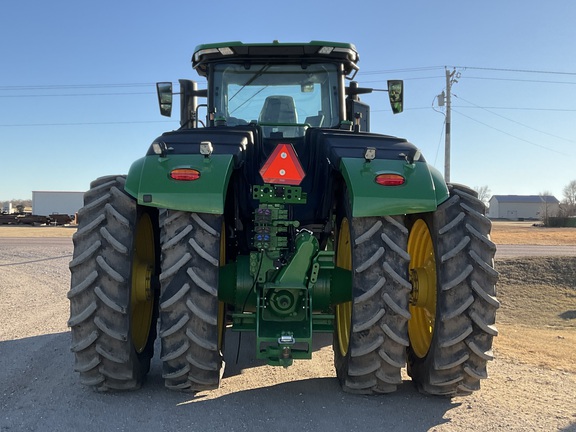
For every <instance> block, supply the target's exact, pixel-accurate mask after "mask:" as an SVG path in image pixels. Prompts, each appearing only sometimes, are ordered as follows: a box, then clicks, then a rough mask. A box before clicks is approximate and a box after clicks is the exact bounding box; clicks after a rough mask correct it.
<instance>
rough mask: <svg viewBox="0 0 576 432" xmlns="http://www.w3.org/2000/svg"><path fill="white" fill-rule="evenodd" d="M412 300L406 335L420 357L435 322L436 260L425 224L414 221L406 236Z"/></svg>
mask: <svg viewBox="0 0 576 432" xmlns="http://www.w3.org/2000/svg"><path fill="white" fill-rule="evenodd" d="M408 253H409V254H410V257H411V261H410V267H409V268H410V280H411V282H412V297H411V300H410V313H411V314H412V318H410V320H409V321H408V335H409V337H410V345H411V347H412V350H413V351H414V353H415V354H416V355H417V356H418V357H420V358H423V357H425V356H426V354H427V353H428V350H429V349H430V345H431V343H432V336H433V334H434V324H435V319H436V259H435V256H434V245H433V243H432V236H431V235H430V230H429V229H428V225H426V223H425V222H424V221H423V220H422V219H418V220H417V221H416V223H415V224H414V226H413V227H412V230H411V231H410V236H409V237H408Z"/></svg>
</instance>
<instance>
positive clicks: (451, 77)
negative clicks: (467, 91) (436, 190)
mask: <svg viewBox="0 0 576 432" xmlns="http://www.w3.org/2000/svg"><path fill="white" fill-rule="evenodd" d="M455 74H456V69H453V70H452V72H450V71H449V70H448V68H446V133H445V134H444V137H445V143H444V180H445V181H446V183H449V182H450V123H451V118H452V116H451V113H450V104H451V97H450V89H451V87H452V83H454V82H458V81H457V80H456V79H455V78H454V75H455Z"/></svg>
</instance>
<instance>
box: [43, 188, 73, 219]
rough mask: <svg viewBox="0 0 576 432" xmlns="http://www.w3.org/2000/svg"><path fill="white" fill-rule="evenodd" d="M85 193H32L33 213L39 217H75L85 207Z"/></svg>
mask: <svg viewBox="0 0 576 432" xmlns="http://www.w3.org/2000/svg"><path fill="white" fill-rule="evenodd" d="M83 197H84V192H68V191H32V213H33V214H35V215H39V216H50V215H51V214H66V215H71V216H73V215H74V214H75V213H76V212H77V211H78V210H80V208H81V207H82V205H83Z"/></svg>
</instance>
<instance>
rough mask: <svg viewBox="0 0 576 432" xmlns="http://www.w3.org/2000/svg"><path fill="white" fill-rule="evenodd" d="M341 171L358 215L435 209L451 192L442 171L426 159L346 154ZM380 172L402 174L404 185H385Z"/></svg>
mask: <svg viewBox="0 0 576 432" xmlns="http://www.w3.org/2000/svg"><path fill="white" fill-rule="evenodd" d="M340 172H341V173H342V176H343V177H344V180H345V182H346V186H347V187H348V191H349V195H350V200H351V206H352V216H354V217H368V216H391V215H398V214H411V213H424V212H431V211H434V210H436V208H437V207H438V205H440V204H441V203H442V202H444V201H445V200H447V199H448V196H449V193H448V187H447V186H446V183H445V182H444V179H443V178H442V175H441V174H440V172H438V170H436V169H435V168H434V167H432V166H430V165H428V164H427V163H426V162H414V163H407V162H406V161H404V160H390V159H374V160H372V161H370V162H367V161H365V160H363V159H358V158H342V159H341V160H340ZM379 174H400V175H401V176H403V177H404V178H405V182H404V184H403V185H401V186H381V185H379V184H378V183H376V181H375V178H376V176H377V175H379Z"/></svg>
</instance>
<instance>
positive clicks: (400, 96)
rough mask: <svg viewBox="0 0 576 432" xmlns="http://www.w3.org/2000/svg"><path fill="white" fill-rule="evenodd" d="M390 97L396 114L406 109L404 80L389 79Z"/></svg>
mask: <svg viewBox="0 0 576 432" xmlns="http://www.w3.org/2000/svg"><path fill="white" fill-rule="evenodd" d="M388 98H389V99H390V106H391V107H392V112H393V113H394V114H398V113H401V112H402V111H403V110H404V81H402V80H389V81H388Z"/></svg>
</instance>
